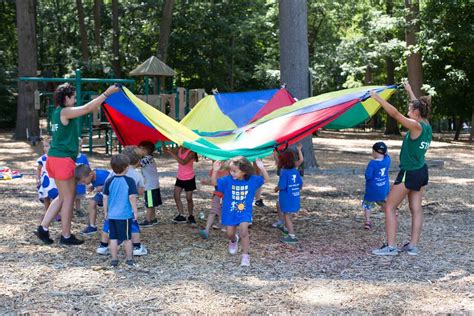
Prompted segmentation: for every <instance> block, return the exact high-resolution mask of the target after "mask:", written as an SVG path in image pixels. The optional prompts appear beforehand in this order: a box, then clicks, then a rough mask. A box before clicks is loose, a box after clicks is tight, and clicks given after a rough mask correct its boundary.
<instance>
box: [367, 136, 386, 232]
mask: <svg viewBox="0 0 474 316" xmlns="http://www.w3.org/2000/svg"><path fill="white" fill-rule="evenodd" d="M372 157H373V158H374V159H372V160H371V161H370V162H369V164H368V165H367V168H366V169H365V195H364V200H363V201H362V208H363V209H364V214H365V223H364V228H365V229H368V230H370V229H372V222H371V221H370V213H371V211H372V209H373V208H374V207H375V205H376V204H378V205H383V204H384V203H385V199H386V198H387V195H388V191H389V189H390V183H389V179H388V171H389V168H390V156H389V155H388V154H387V145H385V143H384V142H377V143H375V144H374V145H373V146H372Z"/></svg>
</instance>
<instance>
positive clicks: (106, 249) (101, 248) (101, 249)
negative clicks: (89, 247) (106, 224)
mask: <svg viewBox="0 0 474 316" xmlns="http://www.w3.org/2000/svg"><path fill="white" fill-rule="evenodd" d="M95 252H97V253H98V254H99V255H104V256H106V255H108V254H109V247H107V246H102V245H99V247H97V249H96V250H95Z"/></svg>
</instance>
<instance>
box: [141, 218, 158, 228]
mask: <svg viewBox="0 0 474 316" xmlns="http://www.w3.org/2000/svg"><path fill="white" fill-rule="evenodd" d="M156 224H158V220H157V219H156V218H155V219H152V220H151V221H149V220H146V219H145V220H144V221H143V222H141V223H138V225H140V226H142V227H151V226H154V225H156Z"/></svg>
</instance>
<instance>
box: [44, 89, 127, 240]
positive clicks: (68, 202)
mask: <svg viewBox="0 0 474 316" xmlns="http://www.w3.org/2000/svg"><path fill="white" fill-rule="evenodd" d="M117 91H119V87H118V86H117V85H113V86H110V87H109V88H107V90H106V91H105V92H104V93H103V94H101V95H100V96H98V97H97V98H95V99H94V100H92V101H90V102H89V103H87V104H86V105H83V106H77V107H75V105H76V90H75V89H74V87H73V86H72V85H70V84H69V83H65V84H62V85H60V86H58V87H57V89H56V91H55V92H54V100H55V103H56V109H55V110H54V112H53V115H52V119H51V133H52V136H53V139H52V141H51V148H50V149H49V151H48V159H47V161H46V170H47V171H48V175H49V177H50V178H53V179H54V180H55V182H56V186H57V187H58V192H59V195H58V197H57V198H56V199H54V201H53V202H52V203H51V204H50V206H49V208H48V210H47V211H46V214H45V215H44V218H43V220H42V221H41V224H40V225H39V226H38V228H37V230H36V231H35V235H36V236H38V238H39V239H41V240H42V241H43V242H44V243H45V244H52V243H53V240H52V239H51V238H50V237H49V230H48V226H49V224H50V223H51V222H52V221H53V219H54V217H55V216H56V215H57V214H59V212H61V239H60V243H61V244H65V245H80V244H82V243H83V242H84V241H83V240H79V239H77V238H76V237H75V236H74V235H72V234H71V220H72V213H73V205H74V198H75V194H76V180H75V179H74V168H75V160H76V157H77V154H78V150H79V136H80V126H78V123H79V122H78V120H77V118H78V117H80V116H82V115H85V114H88V113H90V112H92V111H93V110H95V109H97V108H98V107H99V105H101V104H102V102H104V101H105V99H106V98H107V97H109V96H110V95H112V94H114V93H115V92H117Z"/></svg>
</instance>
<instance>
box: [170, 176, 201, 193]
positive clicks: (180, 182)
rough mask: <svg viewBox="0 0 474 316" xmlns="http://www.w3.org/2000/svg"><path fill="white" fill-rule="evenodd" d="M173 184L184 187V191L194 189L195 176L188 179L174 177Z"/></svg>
mask: <svg viewBox="0 0 474 316" xmlns="http://www.w3.org/2000/svg"><path fill="white" fill-rule="evenodd" d="M174 185H175V186H177V187H180V188H182V189H184V191H186V192H189V191H194V190H196V177H194V178H192V179H189V180H180V179H178V178H176V183H175V184H174Z"/></svg>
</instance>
